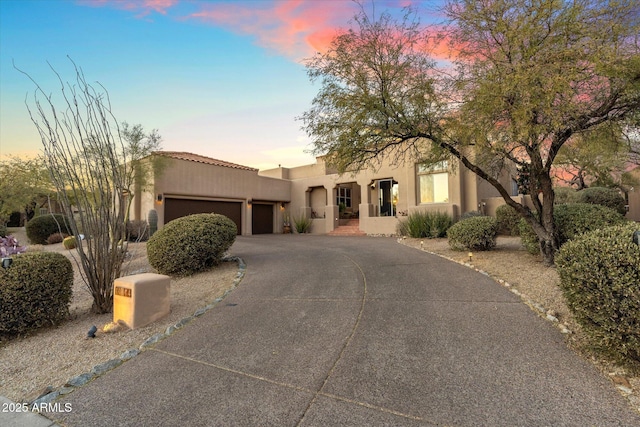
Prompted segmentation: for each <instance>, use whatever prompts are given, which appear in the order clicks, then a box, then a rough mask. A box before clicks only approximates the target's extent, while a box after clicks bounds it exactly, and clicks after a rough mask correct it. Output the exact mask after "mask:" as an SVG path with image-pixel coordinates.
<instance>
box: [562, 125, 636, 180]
mask: <svg viewBox="0 0 640 427" xmlns="http://www.w3.org/2000/svg"><path fill="white" fill-rule="evenodd" d="M633 145H634V144H632V140H631V139H629V137H628V136H626V135H624V134H623V133H621V132H618V131H617V129H610V128H608V127H603V128H602V129H599V130H598V131H596V132H591V133H588V134H586V135H584V136H582V135H580V136H578V137H576V138H572V140H571V141H569V142H567V143H566V144H564V145H563V146H562V148H561V149H560V151H559V152H558V156H557V158H556V162H555V163H556V164H555V167H554V173H553V175H554V176H555V178H556V179H557V180H558V181H559V182H563V183H565V184H568V185H570V186H572V187H574V188H575V189H576V190H582V189H583V188H586V187H588V186H600V187H611V188H619V189H621V190H624V189H625V188H628V187H633V186H634V185H638V183H637V182H634V181H633V180H632V179H631V177H630V176H629V174H628V173H627V172H626V170H627V169H629V168H630V167H631V165H632V164H633V163H635V161H636V160H635V154H634V152H633V149H634V147H633Z"/></svg>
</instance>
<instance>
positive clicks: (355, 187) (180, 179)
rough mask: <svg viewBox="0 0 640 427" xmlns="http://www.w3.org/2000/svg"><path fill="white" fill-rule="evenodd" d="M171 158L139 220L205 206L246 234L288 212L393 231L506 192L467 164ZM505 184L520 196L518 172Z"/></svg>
mask: <svg viewBox="0 0 640 427" xmlns="http://www.w3.org/2000/svg"><path fill="white" fill-rule="evenodd" d="M156 154H157V155H161V156H164V157H166V158H167V159H169V160H168V162H167V165H166V167H165V168H164V169H163V171H162V173H161V174H159V175H157V176H155V177H154V180H153V182H152V184H151V188H152V193H151V192H147V193H143V194H140V196H139V197H136V198H135V199H134V201H133V206H132V212H131V219H143V220H145V219H147V217H148V213H149V211H150V210H152V209H155V210H156V212H157V214H158V228H161V227H162V226H163V225H164V224H166V223H167V222H169V221H171V220H172V219H175V218H178V217H181V216H185V215H189V214H193V213H204V212H215V213H220V214H224V215H226V216H228V217H229V218H231V219H232V220H233V221H234V222H235V223H236V225H237V226H238V234H241V235H252V234H265V233H281V232H282V230H283V223H284V220H285V218H287V217H289V218H296V217H300V216H306V217H307V218H310V219H311V222H312V226H311V233H314V234H326V233H335V232H336V231H338V230H339V227H340V226H341V223H342V224H344V223H345V220H349V219H350V220H351V224H354V223H355V224H356V225H357V226H358V227H359V230H361V231H362V232H363V233H364V234H370V235H393V234H395V233H396V226H397V224H398V221H399V220H401V219H402V218H403V217H405V216H406V215H408V214H410V213H411V212H413V211H416V210H429V211H440V212H447V213H449V214H450V215H451V216H453V217H454V218H458V217H459V216H460V215H461V214H463V213H465V212H469V211H478V210H479V211H482V212H485V213H487V214H492V213H494V212H495V209H496V207H497V206H499V205H500V204H502V203H504V202H503V201H502V198H500V197H497V196H498V193H497V191H496V190H495V189H494V188H493V187H492V186H491V185H490V184H489V183H487V182H486V181H484V180H482V179H481V178H479V177H478V176H477V175H475V174H474V173H473V172H471V171H470V170H468V169H467V168H465V167H464V166H463V165H462V164H461V163H460V164H457V165H453V166H455V167H451V166H452V165H449V164H448V163H447V162H440V163H438V164H435V165H429V166H427V165H423V164H419V163H418V164H416V163H409V162H407V163H405V164H404V165H401V166H393V165H390V164H382V165H381V166H380V167H379V168H377V169H376V170H363V171H360V172H357V173H354V174H351V173H346V174H342V175H340V174H338V173H336V171H334V170H332V169H331V168H330V167H329V166H328V165H327V164H326V163H325V162H324V160H323V158H322V157H319V158H318V159H317V161H316V163H315V164H311V165H306V166H300V167H294V168H283V167H280V168H276V169H270V170H264V171H258V170H257V169H254V168H250V167H246V166H241V165H237V164H233V163H229V162H224V161H221V160H216V159H212V158H209V157H205V156H200V155H197V154H192V153H185V152H173V151H161V152H158V153H156ZM500 181H501V182H502V185H503V186H504V187H505V188H507V189H510V190H511V194H512V196H513V197H514V198H516V199H520V198H521V197H522V196H519V195H518V188H517V185H516V181H515V175H509V174H506V173H505V174H503V176H501V177H500Z"/></svg>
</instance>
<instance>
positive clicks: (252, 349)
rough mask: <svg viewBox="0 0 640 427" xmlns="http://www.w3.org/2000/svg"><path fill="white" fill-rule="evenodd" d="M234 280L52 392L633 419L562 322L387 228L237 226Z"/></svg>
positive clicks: (379, 414) (224, 403) (251, 411)
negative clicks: (329, 231)
mask: <svg viewBox="0 0 640 427" xmlns="http://www.w3.org/2000/svg"><path fill="white" fill-rule="evenodd" d="M232 252H233V254H234V255H238V256H240V257H242V258H243V259H244V260H245V261H246V263H247V274H246V276H245V278H244V280H243V281H242V283H241V284H240V286H239V287H238V288H237V289H236V290H235V291H233V292H232V293H231V294H230V295H229V296H228V297H227V298H226V299H225V300H223V301H222V302H221V303H220V304H219V305H218V306H217V307H215V308H214V309H212V310H210V311H209V312H207V313H206V314H205V315H204V316H202V317H201V318H199V319H197V320H196V321H194V322H192V323H191V324H189V325H188V326H187V327H185V328H184V329H182V330H180V331H178V332H177V333H176V334H174V335H172V336H171V337H169V338H167V339H165V340H164V341H162V342H160V343H159V344H157V345H156V346H155V347H153V348H151V349H149V350H146V351H144V352H143V353H141V354H140V355H138V356H137V357H135V358H134V359H132V360H131V361H129V362H126V363H124V364H123V365H122V366H120V367H118V368H116V369H115V370H113V371H111V372H109V373H107V374H105V375H104V376H102V377H100V378H97V379H96V380H94V381H92V382H91V383H89V384H87V385H86V386H84V387H82V388H80V389H78V390H76V391H75V392H73V393H71V394H70V395H67V396H65V397H64V398H62V399H60V400H58V402H60V403H61V404H65V403H69V404H71V406H72V412H70V413H59V414H49V416H51V417H52V418H55V419H56V420H57V421H58V422H60V423H62V424H64V425H69V426H91V425H98V426H113V425H121V426H177V425H180V426H226V425H238V426H296V425H301V426H381V425H392V426H398V425H402V426H433V425H446V426H476V425H477V426H563V425H570V426H617V425H621V426H632V425H636V426H637V425H640V416H639V415H638V414H637V413H635V412H634V411H633V410H632V409H631V408H630V407H629V406H628V404H627V403H626V401H625V399H624V398H622V397H621V396H620V395H619V394H618V393H617V391H616V390H615V388H614V386H613V385H612V384H611V383H610V382H609V381H608V380H607V379H605V378H604V377H603V376H602V375H600V374H599V373H598V372H597V370H596V369H595V368H594V367H593V366H591V365H590V364H588V363H586V362H584V361H583V360H581V359H580V358H579V357H577V356H576V355H575V354H574V353H572V352H571V351H569V350H568V349H567V347H566V345H565V343H564V339H563V336H562V335H561V334H560V332H559V331H558V330H556V329H555V328H554V327H553V326H552V325H551V324H550V323H548V322H546V321H544V320H542V319H541V318H539V317H538V316H536V315H535V314H534V313H533V312H531V310H529V308H527V307H526V306H525V305H524V304H522V303H521V302H520V300H519V299H518V298H517V297H515V296H514V295H513V294H512V293H510V292H508V291H507V290H506V289H504V288H502V287H501V286H500V285H498V284H496V283H495V282H494V281H492V280H491V279H489V278H488V277H485V276H483V275H481V274H478V273H476V272H474V271H472V270H470V269H467V268H465V267H462V266H459V265H457V264H455V263H451V262H447V261H445V260H443V259H441V258H438V257H435V256H431V255H428V254H426V253H423V252H420V251H417V250H415V249H412V248H409V247H405V246H402V245H399V244H397V243H396V242H395V240H394V239H387V238H371V237H362V238H342V237H328V236H295V235H294V236H291V235H284V236H283V235H271V236H267V235H265V236H254V237H240V238H239V239H238V241H237V242H236V243H235V244H234V246H233V248H232Z"/></svg>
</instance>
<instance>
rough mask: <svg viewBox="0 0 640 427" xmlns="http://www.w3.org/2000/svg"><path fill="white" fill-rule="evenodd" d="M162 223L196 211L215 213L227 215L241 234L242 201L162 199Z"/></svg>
mask: <svg viewBox="0 0 640 427" xmlns="http://www.w3.org/2000/svg"><path fill="white" fill-rule="evenodd" d="M164 203H165V205H164V223H165V224H166V223H168V222H169V221H171V220H174V219H176V218H180V217H183V216H187V215H192V214H197V213H217V214H221V215H224V216H227V217H229V218H230V219H231V220H232V221H233V222H235V223H236V226H237V227H238V234H242V202H222V201H215V200H194V199H174V198H170V197H169V198H165V199H164Z"/></svg>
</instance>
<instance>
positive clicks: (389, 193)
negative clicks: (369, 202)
mask: <svg viewBox="0 0 640 427" xmlns="http://www.w3.org/2000/svg"><path fill="white" fill-rule="evenodd" d="M397 201H398V183H397V182H395V181H394V180H392V179H381V180H379V181H378V205H379V208H380V216H396V213H397V212H396V203H397Z"/></svg>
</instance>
